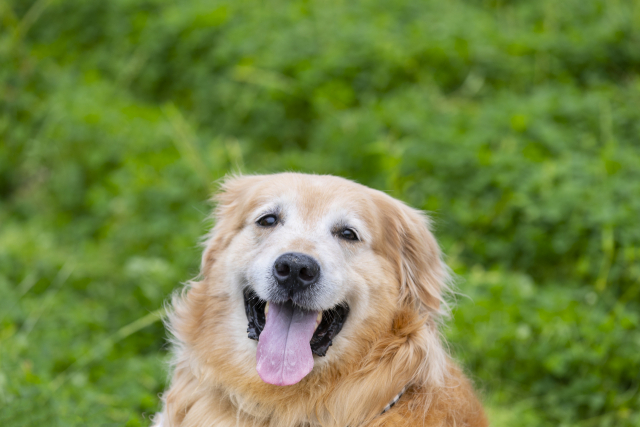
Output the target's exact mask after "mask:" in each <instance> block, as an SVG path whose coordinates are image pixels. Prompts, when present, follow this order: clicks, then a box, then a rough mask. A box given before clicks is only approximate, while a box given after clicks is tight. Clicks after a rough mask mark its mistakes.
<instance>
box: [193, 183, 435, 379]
mask: <svg viewBox="0 0 640 427" xmlns="http://www.w3.org/2000/svg"><path fill="white" fill-rule="evenodd" d="M216 202H217V209H216V211H215V218H216V225H215V227H214V229H213V231H212V233H211V234H210V236H209V238H208V239H207V242H206V249H205V251H204V254H203V259H202V275H203V278H204V280H203V281H202V283H207V286H210V287H212V288H213V289H211V290H209V291H207V292H209V293H211V294H213V293H216V294H218V295H224V298H225V301H227V302H226V304H227V305H229V307H224V308H221V307H219V308H218V310H220V315H222V314H221V313H222V311H223V310H226V311H227V312H228V313H229V314H227V316H228V317H229V318H228V319H226V320H225V321H226V322H227V327H228V328H229V330H228V331H227V332H226V333H227V336H228V339H229V340H231V341H234V342H236V343H238V345H237V349H236V351H238V352H244V353H246V354H247V355H249V356H251V357H255V358H257V360H256V359H254V360H256V361H255V362H254V363H256V366H257V370H258V373H259V375H260V377H261V378H262V380H263V381H265V382H267V383H271V384H276V385H290V384H295V383H297V382H299V381H300V380H301V379H302V378H304V377H305V376H307V374H309V372H311V371H312V369H313V367H314V364H315V365H316V367H318V368H317V369H321V368H322V366H325V365H327V364H331V363H335V362H337V361H344V360H347V359H349V358H360V359H362V358H363V357H365V356H366V354H367V351H370V350H371V349H372V348H373V347H374V346H375V343H376V341H379V340H381V339H384V337H385V336H386V334H394V333H398V330H399V329H398V328H400V329H401V328H402V324H401V323H402V322H400V324H399V323H398V318H399V317H402V316H404V317H403V318H404V319H405V322H406V321H414V320H415V319H418V321H419V322H420V323H421V324H422V325H424V324H425V321H426V323H427V324H430V323H431V322H433V321H434V320H435V319H436V318H437V317H438V316H439V314H440V313H441V312H442V311H443V309H444V307H443V306H444V301H443V298H442V292H443V290H444V287H445V286H446V279H447V270H446V267H445V266H444V265H443V263H442V262H441V259H440V251H439V248H438V245H437V244H436V241H435V239H434V237H433V235H432V234H431V232H430V231H429V228H428V220H427V218H426V217H425V216H424V215H423V214H421V213H420V212H418V211H416V210H414V209H412V208H410V207H408V206H406V205H405V204H403V203H401V202H399V201H397V200H395V199H393V198H391V197H389V196H388V195H386V194H384V193H382V192H379V191H376V190H372V189H370V188H367V187H364V186H362V185H359V184H356V183H354V182H351V181H348V180H346V179H343V178H338V177H333V176H317V175H304V174H296V173H283V174H277V175H266V176H242V177H233V178H230V179H228V180H226V181H225V182H224V184H223V185H222V188H221V191H220V192H219V194H218V195H217V196H216ZM265 312H266V314H265ZM407 312H409V313H410V316H409V317H412V318H413V319H412V320H407V314H406V313H407ZM219 321H221V320H219ZM247 326H248V328H247ZM431 329H433V328H431ZM434 333H435V332H434ZM218 339H220V337H218ZM251 339H253V340H254V341H252V340H251ZM255 340H258V343H257V344H256V343H255ZM329 346H331V348H329ZM314 355H315V356H314ZM323 356H326V357H323ZM254 372H255V371H254Z"/></svg>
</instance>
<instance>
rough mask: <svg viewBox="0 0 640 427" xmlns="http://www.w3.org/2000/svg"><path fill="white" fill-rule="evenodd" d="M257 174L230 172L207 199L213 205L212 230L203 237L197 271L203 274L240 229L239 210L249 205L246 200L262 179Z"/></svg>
mask: <svg viewBox="0 0 640 427" xmlns="http://www.w3.org/2000/svg"><path fill="white" fill-rule="evenodd" d="M262 178H263V177H262V176H259V175H247V176H243V175H231V176H227V177H225V178H224V179H223V180H222V182H221V184H220V187H219V190H218V191H217V192H216V194H214V196H213V197H212V198H211V200H212V202H213V203H214V205H215V208H214V210H213V214H212V218H213V220H214V223H215V225H214V227H213V229H212V230H211V231H210V232H209V233H208V234H207V235H206V236H205V241H204V246H205V249H204V252H203V254H202V262H201V264H200V274H201V275H202V276H204V277H206V276H207V275H208V273H209V270H210V269H211V267H212V266H213V265H214V264H215V262H216V260H217V258H218V255H219V253H220V252H221V251H223V250H224V249H226V248H227V246H229V243H230V242H231V239H233V236H235V234H236V233H237V232H238V231H240V229H242V227H243V225H244V222H245V218H244V215H243V212H245V211H246V210H247V209H249V208H251V207H250V206H248V204H249V203H248V201H249V200H251V199H252V197H251V196H252V194H253V193H254V192H255V191H256V185H255V184H257V183H258V182H260V181H261V180H262Z"/></svg>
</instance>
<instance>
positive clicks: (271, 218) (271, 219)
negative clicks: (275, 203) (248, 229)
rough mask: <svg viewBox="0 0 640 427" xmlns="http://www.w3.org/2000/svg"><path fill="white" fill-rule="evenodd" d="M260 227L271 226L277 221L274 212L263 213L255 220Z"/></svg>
mask: <svg viewBox="0 0 640 427" xmlns="http://www.w3.org/2000/svg"><path fill="white" fill-rule="evenodd" d="M256 223H257V224H258V225H259V226H261V227H273V226H274V225H276V224H277V223H278V217H277V216H275V215H274V214H269V215H265V216H263V217H262V218H260V219H259V220H258V221H257V222H256Z"/></svg>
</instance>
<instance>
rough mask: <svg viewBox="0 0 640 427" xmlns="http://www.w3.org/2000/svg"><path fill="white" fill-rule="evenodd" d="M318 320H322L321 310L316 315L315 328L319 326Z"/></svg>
mask: <svg viewBox="0 0 640 427" xmlns="http://www.w3.org/2000/svg"><path fill="white" fill-rule="evenodd" d="M320 322H322V312H320V313H318V317H316V329H318V326H320Z"/></svg>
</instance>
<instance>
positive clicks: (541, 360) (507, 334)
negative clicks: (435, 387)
mask: <svg viewBox="0 0 640 427" xmlns="http://www.w3.org/2000/svg"><path fill="white" fill-rule="evenodd" d="M0 28H1V31H0V64H2V66H1V67H0V93H1V94H2V96H0V296H1V298H0V406H1V407H2V410H1V411H0V424H2V425H8V426H14V425H15V426H18V425H25V424H35V423H43V422H44V423H46V424H47V425H57V424H56V423H58V424H60V425H65V426H67V425H82V424H86V423H87V422H91V424H98V423H106V424H105V425H109V424H108V423H112V424H114V425H116V424H117V425H122V424H125V423H126V424H127V425H145V424H148V415H149V414H151V413H153V412H155V411H156V410H157V409H158V398H157V394H158V393H159V392H161V391H162V390H163V387H164V385H165V379H166V378H165V377H166V374H165V372H166V365H165V363H166V361H167V355H166V349H165V341H164V337H165V332H164V330H163V328H162V326H161V324H160V323H159V322H157V321H156V320H157V319H158V318H159V315H160V314H161V312H159V311H158V309H160V308H161V306H162V303H163V301H164V300H166V298H167V296H168V295H169V294H170V293H171V292H172V290H173V289H175V288H176V287H177V286H178V284H179V282H181V281H185V280H187V279H189V278H190V277H192V276H194V275H195V274H196V273H197V269H198V262H199V249H198V247H197V242H198V239H199V238H200V236H201V235H202V234H204V232H205V231H206V229H207V226H208V225H207V223H206V222H204V220H205V218H206V216H207V212H208V211H209V209H210V207H209V206H208V204H207V203H206V200H207V198H208V197H209V195H210V193H211V191H213V189H214V188H215V187H214V185H213V184H212V183H213V182H214V181H215V180H216V179H218V178H220V177H222V176H223V175H224V174H225V173H228V172H229V171H234V170H241V171H245V172H276V171H281V170H299V171H306V172H316V173H332V174H338V175H342V176H346V177H349V178H352V179H355V180H357V181H359V182H361V183H363V184H366V185H370V186H373V187H376V188H379V189H382V190H385V191H388V192H389V193H390V194H392V195H393V196H395V197H398V198H401V199H403V200H406V201H407V202H408V203H410V204H412V205H414V206H416V207H419V208H422V209H426V210H428V211H431V212H432V215H433V216H434V218H435V221H436V227H437V229H436V234H437V236H438V238H439V240H440V241H441V242H442V244H443V247H444V249H445V252H446V253H447V254H449V261H450V262H451V264H452V265H453V266H454V269H455V271H456V272H457V273H458V274H460V276H461V277H462V279H463V280H461V283H460V289H461V292H462V293H463V294H466V295H469V297H470V298H469V299H467V298H465V297H460V298H459V301H458V304H459V308H458V309H457V310H456V312H455V316H454V321H453V322H452V325H451V326H450V328H449V329H448V336H449V338H450V339H451V342H452V350H453V352H454V354H455V355H456V357H458V358H460V359H461V360H463V361H464V362H465V363H466V366H467V367H468V369H469V373H470V375H471V376H472V377H474V378H475V379H476V380H477V382H478V384H479V385H480V386H481V387H482V388H484V389H485V390H486V400H487V402H488V405H489V412H490V414H491V416H492V418H493V419H494V422H495V424H496V425H499V424H501V423H503V424H505V425H523V426H524V425H536V426H537V425H567V426H569V425H571V426H595V425H603V426H605V425H617V426H618V425H622V426H624V425H629V426H632V425H637V424H638V423H639V422H640V419H639V417H640V413H639V410H638V407H640V401H639V399H640V397H639V396H640V395H639V394H638V390H639V389H640V382H639V379H638V374H637V367H638V366H639V365H640V360H639V356H638V355H640V331H639V329H640V328H639V325H638V322H639V319H638V315H637V313H638V309H639V308H640V263H639V260H640V229H639V228H638V227H637V218H638V217H639V216H640V215H639V214H640V167H639V165H640V144H639V143H638V135H640V78H639V73H640V50H639V49H638V46H640V3H639V2H638V1H637V0H619V1H615V2H605V1H602V0H588V1H580V0H568V1H565V2H561V3H558V2H551V1H539V2H526V1H503V2H498V1H490V0H484V1H479V0H475V1H472V0H467V1H462V0H454V1H450V2H442V1H431V0H429V1H423V2H416V1H409V0H393V1H380V0H361V1H357V2H336V1H328V2H327V1H323V2H319V1H315V2H314V1H287V2H275V3H274V2H271V3H264V2H249V1H246V0H245V1H236V2H227V1H198V0H191V1H182V2H177V1H172V0H112V1H109V2H96V1H90V0H52V1H46V0H38V1H35V2H33V1H18V0H10V1H8V2H2V3H0ZM142 414H146V415H145V417H146V418H143V416H142Z"/></svg>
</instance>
